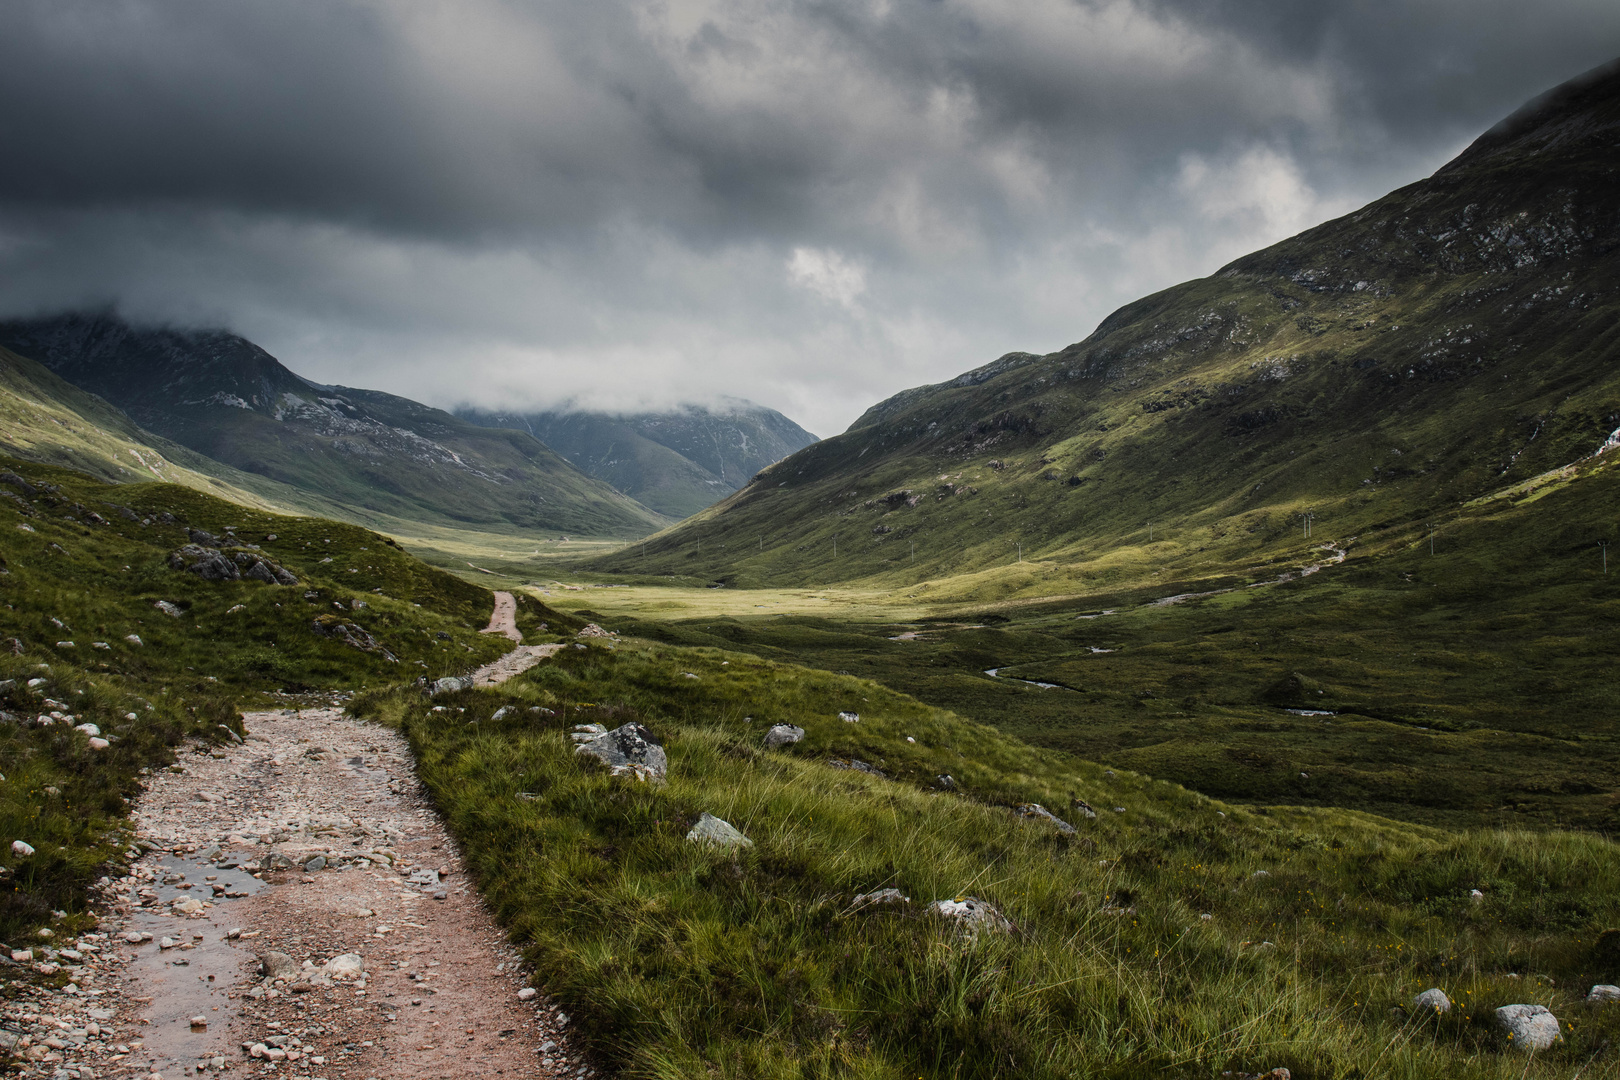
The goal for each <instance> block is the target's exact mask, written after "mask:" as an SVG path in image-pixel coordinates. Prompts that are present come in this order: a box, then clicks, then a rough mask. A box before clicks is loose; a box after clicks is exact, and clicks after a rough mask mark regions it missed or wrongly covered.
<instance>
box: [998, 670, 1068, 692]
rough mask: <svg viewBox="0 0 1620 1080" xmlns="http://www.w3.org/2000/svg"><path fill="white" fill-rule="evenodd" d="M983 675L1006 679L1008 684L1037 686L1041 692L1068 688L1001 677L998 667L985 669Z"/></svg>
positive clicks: (1007, 676) (1011, 677)
mask: <svg viewBox="0 0 1620 1080" xmlns="http://www.w3.org/2000/svg"><path fill="white" fill-rule="evenodd" d="M984 673H985V674H986V675H988V676H990V677H991V678H992V679H1006V680H1007V681H1008V682H1021V683H1023V684H1024V685H1025V686H1038V687H1040V688H1041V689H1042V690H1067V689H1068V687H1066V686H1063V685H1061V684H1059V683H1055V682H1036V681H1035V680H1034V679H1019V678H1016V677H1014V676H1012V675H1003V674H1001V669H1000V668H998V667H993V668H985V669H984Z"/></svg>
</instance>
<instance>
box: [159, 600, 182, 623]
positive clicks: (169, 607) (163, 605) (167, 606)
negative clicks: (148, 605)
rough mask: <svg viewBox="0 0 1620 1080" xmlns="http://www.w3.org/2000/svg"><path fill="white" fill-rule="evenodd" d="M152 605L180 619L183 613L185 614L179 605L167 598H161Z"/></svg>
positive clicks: (171, 616) (170, 616) (169, 615)
mask: <svg viewBox="0 0 1620 1080" xmlns="http://www.w3.org/2000/svg"><path fill="white" fill-rule="evenodd" d="M152 606H153V607H155V608H157V609H158V610H159V611H161V612H163V614H165V615H167V616H168V617H169V618H171V619H178V618H179V617H180V616H181V615H184V614H185V612H183V611H181V610H180V609H179V608H178V607H176V606H175V605H174V604H171V603H169V602H168V601H167V600H159V601H158V602H157V603H155V604H153V605H152Z"/></svg>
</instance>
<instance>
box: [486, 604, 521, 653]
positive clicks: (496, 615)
mask: <svg viewBox="0 0 1620 1080" xmlns="http://www.w3.org/2000/svg"><path fill="white" fill-rule="evenodd" d="M480 633H484V634H505V635H506V636H507V637H509V638H511V639H512V640H513V641H516V642H522V641H523V635H522V634H521V633H520V632H519V631H518V628H517V598H516V597H514V596H513V595H512V594H511V593H509V592H499V591H497V592H496V593H495V610H494V611H493V612H491V613H490V616H489V625H488V626H486V627H484V629H483V630H482V631H480Z"/></svg>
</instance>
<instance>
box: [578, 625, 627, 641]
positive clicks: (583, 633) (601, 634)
mask: <svg viewBox="0 0 1620 1080" xmlns="http://www.w3.org/2000/svg"><path fill="white" fill-rule="evenodd" d="M574 636H575V637H583V638H593V637H594V638H612V637H617V636H618V635H616V634H614V633H613V632H612V631H611V630H604V629H602V628H601V627H600V626H597V625H596V624H595V623H586V624H585V625H584V626H583V627H582V628H581V629H580V631H579V633H577V634H575V635H574Z"/></svg>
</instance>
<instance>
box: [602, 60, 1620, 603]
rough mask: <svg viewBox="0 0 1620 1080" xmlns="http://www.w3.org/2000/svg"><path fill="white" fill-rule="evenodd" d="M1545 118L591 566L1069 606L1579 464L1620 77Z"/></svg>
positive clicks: (1610, 387)
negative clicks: (1143, 568) (1008, 580)
mask: <svg viewBox="0 0 1620 1080" xmlns="http://www.w3.org/2000/svg"><path fill="white" fill-rule="evenodd" d="M1538 102H1539V104H1536V105H1535V106H1534V107H1533V108H1527V109H1526V110H1520V112H1519V113H1518V114H1515V115H1516V116H1519V119H1518V120H1515V121H1514V122H1513V123H1512V124H1508V125H1506V126H1504V125H1498V126H1497V127H1496V128H1493V130H1494V131H1497V135H1495V136H1492V137H1491V138H1490V139H1489V140H1484V139H1483V137H1482V140H1476V142H1475V144H1474V145H1473V146H1471V147H1470V148H1469V150H1467V151H1465V152H1464V153H1463V154H1462V155H1459V157H1458V159H1456V160H1455V161H1454V162H1452V163H1450V164H1448V165H1447V166H1445V167H1443V168H1442V169H1440V170H1437V171H1436V173H1435V174H1434V175H1432V176H1431V177H1429V178H1427V179H1424V180H1420V181H1417V182H1415V183H1413V184H1409V185H1407V186H1405V187H1403V188H1400V189H1398V190H1396V191H1394V192H1392V193H1390V194H1389V195H1387V196H1385V197H1384V198H1382V199H1379V200H1376V201H1375V202H1373V203H1371V204H1369V205H1368V206H1366V207H1363V208H1361V209H1359V210H1357V211H1354V212H1352V213H1350V214H1347V215H1344V216H1342V217H1340V218H1337V219H1334V220H1332V221H1329V222H1324V223H1323V224H1321V225H1318V226H1315V227H1314V228H1312V229H1309V230H1306V231H1305V232H1303V233H1301V234H1299V235H1298V236H1295V237H1291V238H1289V239H1286V240H1283V241H1281V242H1280V243H1278V244H1274V245H1271V246H1270V247H1268V248H1265V249H1262V250H1261V251H1257V252H1253V253H1251V254H1249V255H1246V256H1243V257H1241V258H1239V259H1236V260H1233V262H1231V263H1229V264H1228V265H1227V266H1225V267H1223V268H1221V269H1220V270H1218V271H1216V272H1215V273H1214V274H1212V275H1211V276H1209V277H1206V278H1201V279H1196V280H1193V281H1189V282H1184V283H1182V284H1180V285H1176V286H1173V287H1171V288H1169V289H1165V290H1162V291H1160V292H1158V293H1155V294H1152V295H1150V296H1146V297H1143V298H1141V299H1139V300H1136V301H1133V302H1132V303H1130V304H1127V305H1125V306H1123V307H1121V308H1120V309H1119V310H1117V311H1115V312H1114V313H1112V314H1111V315H1109V316H1108V317H1107V318H1106V319H1104V320H1103V321H1102V322H1101V323H1100V324H1099V325H1098V327H1097V328H1096V329H1095V330H1094V331H1093V332H1092V333H1091V334H1090V335H1088V336H1087V337H1085V338H1084V339H1082V340H1081V341H1079V342H1076V343H1075V344H1073V345H1070V346H1068V347H1066V348H1064V349H1061V350H1058V351H1056V352H1054V353H1050V354H1046V355H1044V356H1034V355H1032V354H1028V353H1009V354H1006V355H1005V356H1003V357H1001V358H1000V359H998V360H995V361H992V362H991V363H990V364H987V365H984V366H982V367H980V368H976V369H974V370H973V371H969V372H966V373H964V374H963V375H960V376H958V377H957V378H955V379H952V380H948V381H946V382H942V383H938V384H934V385H932V386H927V387H917V388H913V389H911V390H907V391H902V392H901V393H899V394H896V395H893V396H891V397H890V398H888V399H886V400H885V401H883V402H880V403H878V404H877V405H875V406H873V408H871V409H869V410H867V412H866V413H865V414H863V416H862V417H861V418H860V419H858V420H857V421H856V423H855V424H854V425H852V426H851V428H850V429H849V430H848V431H846V432H845V433H843V434H842V435H839V436H835V437H833V438H830V439H828V440H825V441H823V442H821V443H818V444H816V445H814V446H812V447H809V448H808V449H806V450H804V451H801V452H799V453H797V454H795V455H793V456H792V457H790V458H787V459H785V460H784V461H782V462H779V463H777V464H776V465H774V466H772V467H770V468H769V469H767V470H765V471H764V472H763V473H762V474H761V475H760V476H759V477H758V478H757V479H756V481H755V482H754V483H752V484H751V485H750V486H749V487H747V488H744V489H743V490H742V491H740V492H738V493H737V494H736V495H734V496H731V497H730V498H728V499H727V500H726V501H724V502H722V503H721V504H719V505H717V506H716V507H714V508H712V509H711V510H709V511H706V512H705V513H704V514H701V515H699V516H698V517H696V518H694V519H693V520H691V521H689V522H686V523H683V524H682V525H681V526H678V527H676V528H674V529H671V530H667V531H666V532H664V533H662V534H659V535H657V536H655V537H652V538H649V541H648V546H647V554H646V555H645V556H641V555H640V554H639V552H640V550H641V549H640V548H639V547H638V548H637V549H636V550H635V552H631V551H629V550H626V551H623V552H620V553H619V554H617V555H615V556H610V557H603V558H601V559H598V560H596V561H595V562H593V563H591V564H590V565H592V566H593V567H595V568H598V569H603V570H613V571H618V572H653V573H657V572H666V573H667V572H671V571H677V570H678V571H679V572H683V573H687V574H695V575H699V576H708V577H710V578H712V579H716V580H721V581H725V582H734V583H738V584H742V583H746V582H770V583H773V584H786V583H802V582H818V581H829V580H841V581H853V580H862V579H871V580H873V581H884V582H889V583H904V582H911V581H918V580H934V579H940V578H943V577H949V576H952V575H956V574H961V573H978V572H981V571H982V572H989V571H990V570H991V569H993V568H996V567H1001V566H1007V565H1014V564H1016V562H1017V561H1018V560H1019V557H1020V554H1021V555H1022V557H1023V558H1031V557H1033V558H1034V559H1035V561H1036V563H1038V564H1040V565H1042V566H1044V567H1046V572H1049V573H1051V574H1052V575H1054V576H1056V577H1059V578H1062V579H1063V580H1064V583H1065V587H1071V588H1073V589H1074V590H1075V591H1077V592H1079V591H1084V589H1085V587H1086V586H1085V582H1088V581H1109V580H1114V579H1115V578H1116V577H1117V574H1118V572H1119V571H1117V568H1115V567H1113V566H1111V564H1110V560H1114V561H1117V560H1118V559H1120V558H1124V557H1125V555H1124V554H1122V553H1127V552H1128V553H1131V557H1132V558H1138V557H1139V558H1142V559H1149V558H1150V559H1151V561H1152V562H1153V564H1154V565H1156V566H1159V567H1161V576H1163V577H1165V578H1166V579H1167V580H1176V579H1187V580H1195V579H1198V578H1200V577H1204V576H1208V575H1212V574H1216V575H1218V574H1225V573H1231V572H1234V571H1241V570H1242V568H1243V567H1245V566H1252V565H1254V563H1255V562H1256V561H1260V562H1266V561H1269V560H1272V559H1277V558H1286V559H1293V558H1295V557H1299V558H1302V559H1303V558H1305V557H1306V549H1305V547H1304V545H1303V544H1302V543H1296V542H1293V541H1291V540H1290V538H1291V537H1294V536H1295V533H1296V532H1298V533H1299V536H1298V540H1299V541H1303V540H1304V535H1303V530H1302V529H1301V528H1300V526H1301V525H1302V524H1304V523H1305V520H1306V519H1305V518H1304V515H1306V514H1312V515H1313V518H1322V519H1323V521H1324V524H1325V523H1326V522H1329V521H1331V522H1333V524H1332V525H1331V526H1329V527H1330V528H1332V529H1333V530H1334V531H1335V533H1336V534H1337V535H1343V536H1350V535H1355V534H1356V533H1358V532H1361V531H1364V530H1366V529H1369V528H1372V527H1373V526H1375V525H1378V524H1380V523H1388V522H1391V521H1408V522H1410V521H1418V520H1427V519H1429V518H1430V517H1431V516H1432V515H1435V514H1440V513H1446V512H1450V510H1449V509H1448V508H1455V507H1457V506H1458V505H1460V504H1462V503H1464V502H1466V501H1468V500H1469V499H1472V498H1476V497H1479V496H1481V495H1484V494H1486V493H1488V492H1489V491H1491V490H1494V489H1496V488H1498V487H1502V486H1505V485H1509V484H1511V483H1514V482H1516V481H1520V480H1525V479H1528V478H1530V477H1532V476H1535V475H1537V474H1539V473H1542V472H1545V471H1547V470H1549V469H1555V468H1559V467H1562V466H1564V465H1566V464H1568V463H1569V462H1571V461H1575V460H1578V459H1580V458H1583V457H1584V456H1586V455H1589V454H1591V453H1592V452H1593V451H1594V450H1595V449H1596V448H1597V447H1598V446H1600V445H1602V444H1603V442H1604V440H1605V439H1606V438H1607V436H1608V435H1609V433H1610V432H1612V431H1613V430H1614V429H1615V427H1616V426H1620V384H1617V382H1616V379H1615V376H1614V364H1613V359H1614V357H1615V355H1616V353H1617V351H1620V342H1617V340H1616V333H1615V330H1614V326H1615V318H1614V316H1615V314H1616V312H1617V311H1620V302H1617V301H1620V279H1617V274H1616V270H1615V267H1614V265H1613V262H1614V260H1613V259H1612V254H1613V252H1614V251H1615V250H1616V248H1617V247H1620V200H1617V199H1616V197H1615V194H1614V193H1615V191H1616V190H1620V189H1617V187H1616V184H1615V181H1616V179H1620V160H1617V154H1616V152H1615V147H1614V144H1613V140H1612V139H1610V138H1609V137H1608V132H1610V131H1611V130H1612V129H1613V127H1614V124H1613V122H1612V119H1613V117H1614V115H1615V113H1616V110H1617V109H1620V67H1616V66H1615V65H1605V67H1604V68H1600V69H1597V70H1596V71H1595V72H1591V73H1588V74H1587V75H1586V76H1583V77H1581V78H1579V79H1577V80H1574V82H1573V84H1571V85H1567V86H1566V87H1561V88H1558V89H1557V90H1555V91H1553V92H1551V93H1549V94H1548V95H1543V97H1542V98H1540V99H1538ZM1526 117H1529V118H1531V121H1533V123H1531V124H1530V126H1529V127H1528V128H1527V127H1526V126H1525V125H1526V123H1527V121H1526V119H1525V118H1526ZM1504 132H1506V133H1507V134H1505V135H1504V134H1503V133H1504ZM1374 504H1376V505H1374ZM1154 521H1158V522H1159V523H1160V527H1159V528H1158V529H1150V523H1152V522H1154ZM732 533H740V534H745V535H747V536H749V537H750V538H751V540H752V542H751V543H749V544H742V543H741V542H740V539H741V538H740V537H739V538H738V539H739V542H737V543H732V542H730V541H728V539H727V536H728V534H732ZM840 538H841V539H842V542H841V543H840ZM896 540H904V541H906V546H905V547H904V548H902V549H901V550H899V551H896V550H895V549H894V548H893V546H892V545H893V544H894V542H895V541H896ZM700 542H701V543H700ZM1015 543H1016V544H1017V547H1016V549H1015V547H1014V544H1015ZM912 545H915V549H914V551H913V548H912ZM1295 549H1298V550H1297V551H1296V550H1295ZM750 552H752V553H750ZM913 557H915V558H916V559H917V560H918V562H917V563H916V564H913V563H912V562H911V559H912V558H913ZM1008 573H1009V574H1010V573H1011V571H1010V570H1009V571H1008ZM1009 587H1011V586H1009ZM1018 588H1035V586H1033V585H1024V586H1018Z"/></svg>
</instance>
